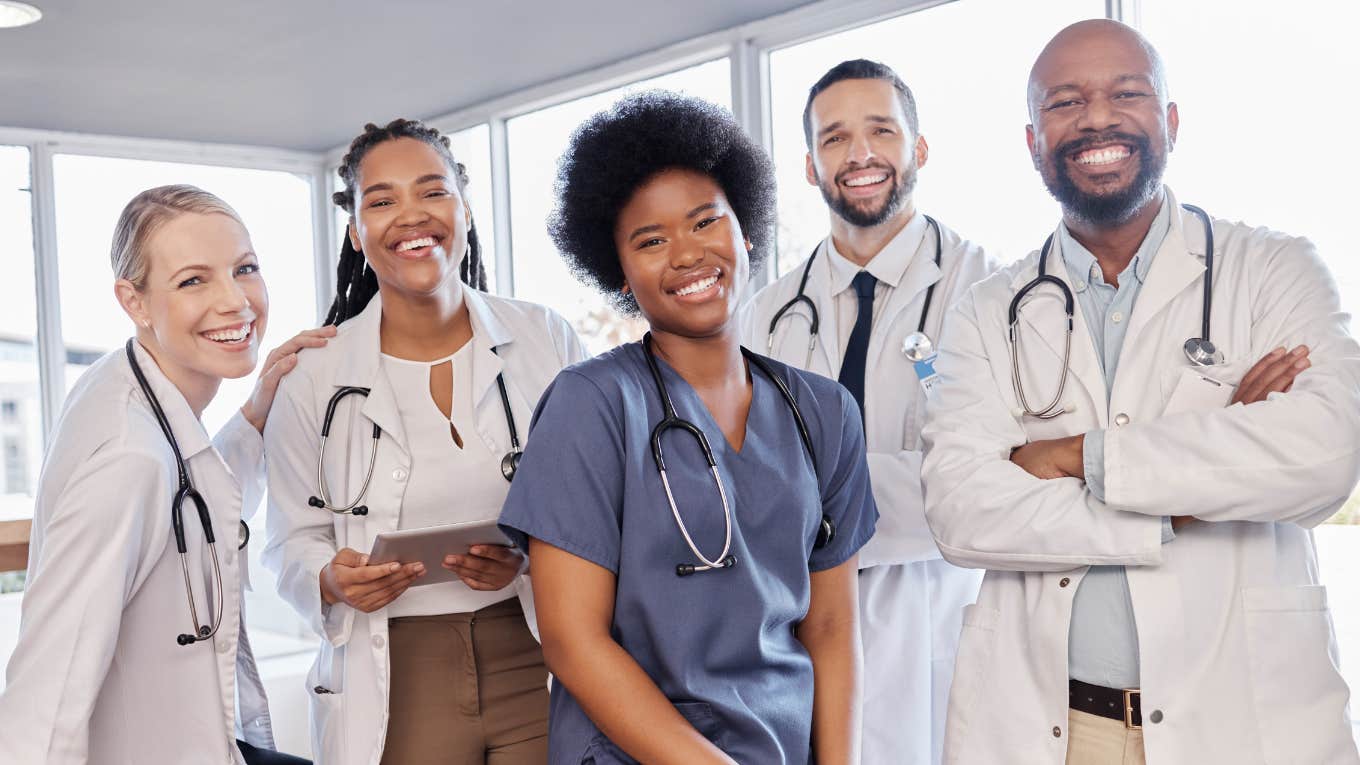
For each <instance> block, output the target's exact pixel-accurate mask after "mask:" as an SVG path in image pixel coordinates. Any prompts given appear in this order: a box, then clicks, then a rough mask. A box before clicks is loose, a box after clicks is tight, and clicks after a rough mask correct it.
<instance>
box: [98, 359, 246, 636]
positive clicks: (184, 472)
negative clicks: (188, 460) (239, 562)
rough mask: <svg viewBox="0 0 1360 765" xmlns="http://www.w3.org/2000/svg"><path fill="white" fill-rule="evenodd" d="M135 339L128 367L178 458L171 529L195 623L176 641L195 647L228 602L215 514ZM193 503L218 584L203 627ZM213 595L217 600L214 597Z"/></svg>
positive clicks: (243, 538) (243, 529)
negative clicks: (189, 519) (187, 510)
mask: <svg viewBox="0 0 1360 765" xmlns="http://www.w3.org/2000/svg"><path fill="white" fill-rule="evenodd" d="M135 342H136V340H135V339H133V338H129V339H128V341H127V345H125V346H124V350H126V351H127V359H128V364H129V365H130V366H131V367H132V375H133V376H134V377H136V378H137V385H138V386H139V387H140V388H141V389H142V395H144V396H146V401H147V403H148V404H150V405H151V413H152V414H153V415H155V417H156V424H157V425H160V427H161V432H162V433H164V434H165V440H166V441H167V442H169V444H170V451H171V452H172V453H174V455H175V468H176V470H178V471H179V488H178V489H177V490H176V491H175V498H174V499H173V500H172V501H171V503H170V526H171V528H172V529H173V530H174V533H175V549H176V550H177V551H178V552H179V566H180V570H181V571H183V573H184V592H185V597H186V598H187V599H188V601H189V619H190V623H191V624H193V632H191V633H184V634H181V635H179V636H178V637H176V638H175V642H177V643H179V644H180V645H193V644H194V643H197V642H200V641H203V640H209V639H211V638H212V636H213V635H216V634H217V629H218V627H221V626H222V607H223V604H224V602H225V597H226V595H225V593H224V592H223V590H222V566H221V564H220V563H219V562H218V560H217V536H216V534H214V533H213V525H212V515H211V514H210V513H209V512H208V503H207V502H206V501H205V500H204V499H203V495H202V494H199V493H198V490H197V489H195V488H194V482H193V479H192V478H190V476H189V469H188V468H187V467H186V466H185V464H184V457H183V456H182V455H181V454H180V451H179V442H178V441H176V440H175V434H174V432H173V431H171V430H170V420H169V419H167V418H166V416H165V410H164V409H162V408H161V402H160V400H159V399H157V398H156V394H155V393H154V392H153V391H152V390H151V384H150V383H148V382H147V381H146V375H145V374H143V373H142V367H141V366H140V365H139V364H138V363H137V357H136V355H135V354H134V353H133V351H132V345H133V343H135ZM186 499H187V500H189V501H190V502H193V503H194V509H195V510H196V511H197V512H198V522H199V524H200V525H202V526H203V539H204V540H205V541H206V542H207V543H208V552H209V553H211V554H212V567H213V577H214V579H216V581H217V587H216V589H215V590H214V592H213V593H210V594H209V596H208V598H209V603H212V602H216V605H217V615H216V616H215V617H214V618H213V620H212V621H211V622H210V623H208V624H201V623H200V622H199V620H198V606H197V605H196V604H195V603H194V587H193V584H192V580H191V579H190V578H189V545H188V543H187V542H186V541H185V539H184V500H186ZM240 540H241V541H240V544H238V545H237V547H236V549H238V550H243V549H245V546H246V544H247V543H248V542H250V527H249V526H247V525H246V522H245V521H241V533H240ZM214 595H215V596H216V597H214Z"/></svg>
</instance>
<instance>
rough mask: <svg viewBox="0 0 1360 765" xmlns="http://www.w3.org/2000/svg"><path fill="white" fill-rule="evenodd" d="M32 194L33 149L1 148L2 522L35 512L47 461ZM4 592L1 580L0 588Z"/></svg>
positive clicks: (0, 430) (0, 382)
mask: <svg viewBox="0 0 1360 765" xmlns="http://www.w3.org/2000/svg"><path fill="white" fill-rule="evenodd" d="M31 196H32V195H31V193H30V191H29V155H28V149H27V148H24V147H22V146H0V258H3V262H4V264H5V278H6V281H7V287H8V289H7V291H6V296H5V299H4V300H3V301H0V399H3V404H2V405H0V434H3V439H4V457H5V465H4V471H3V472H4V475H3V484H0V522H3V521H12V520H19V519H23V518H31V517H32V516H33V494H32V490H33V489H34V488H35V487H36V486H37V483H38V467H39V463H40V462H41V460H42V448H43V434H42V427H43V426H42V404H41V398H40V395H39V388H38V352H37V345H36V343H35V338H36V336H37V327H38V321H37V316H38V313H37V302H36V297H35V296H36V291H35V288H34V273H33V212H32V203H31ZM10 579H13V577H10ZM6 581H8V580H6ZM4 590H5V585H4V584H3V583H0V592H3V591H4Z"/></svg>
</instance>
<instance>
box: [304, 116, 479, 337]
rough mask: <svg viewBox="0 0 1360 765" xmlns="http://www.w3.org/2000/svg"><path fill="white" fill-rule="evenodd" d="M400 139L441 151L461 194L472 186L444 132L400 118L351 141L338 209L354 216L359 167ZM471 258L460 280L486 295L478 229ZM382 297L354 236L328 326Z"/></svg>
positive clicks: (343, 249) (472, 231) (345, 248)
mask: <svg viewBox="0 0 1360 765" xmlns="http://www.w3.org/2000/svg"><path fill="white" fill-rule="evenodd" d="M397 138H414V139H416V140H417V141H423V142H424V143H426V144H429V145H430V146H431V147H433V148H434V150H435V151H437V152H439V155H440V156H441V157H443V158H444V161H445V162H447V163H448V165H449V167H450V168H452V169H453V171H454V174H455V175H456V176H457V178H456V181H457V183H458V191H459V192H462V193H466V191H467V185H468V175H467V168H466V167H464V165H463V163H461V162H459V161H458V160H456V159H454V158H453V152H452V151H451V150H450V149H449V138H448V136H446V135H443V134H442V133H440V132H439V131H438V130H436V129H434V128H432V127H428V126H426V125H425V124H424V123H422V122H420V121H418V120H407V119H395V120H392V121H391V122H389V123H387V124H386V125H383V126H382V127H378V126H377V125H374V124H373V123H371V122H370V123H368V124H367V125H364V132H363V133H361V134H359V136H358V137H357V138H355V139H354V140H353V141H351V142H350V145H349V152H348V153H347V154H345V158H344V159H343V160H341V162H340V170H339V175H340V180H341V181H343V182H344V184H345V187H344V189H342V190H341V191H337V192H335V193H334V194H333V195H331V201H332V202H334V203H335V205H336V206H337V207H340V208H342V209H344V211H345V212H347V213H349V214H350V217H351V218H353V216H354V204H355V201H356V200H355V185H354V184H355V182H356V181H357V180H358V177H359V163H361V162H362V161H363V159H364V156H365V155H366V154H368V151H369V150H370V149H372V148H373V147H374V146H377V145H378V144H380V143H385V142H387V141H391V140H394V139H397ZM467 241H468V254H467V257H465V258H463V262H462V263H461V264H460V265H459V268H458V276H459V278H461V279H462V280H463V283H464V284H467V285H468V286H470V287H473V288H475V289H479V290H482V291H485V290H486V266H485V265H484V263H483V261H482V246H481V242H480V241H478V238H477V224H476V222H473V224H472V225H471V226H469V227H468V235H467ZM377 293H378V276H377V274H375V273H373V269H372V268H370V267H369V266H368V261H366V260H365V259H364V255H363V253H361V252H359V251H358V250H356V249H354V245H353V244H352V243H351V242H350V237H349V236H348V232H346V236H345V237H344V242H343V243H342V244H341V246H340V263H339V265H338V266H337V267H336V270H335V300H334V301H332V302H331V310H330V311H329V312H328V313H327V314H326V324H337V325H338V324H340V323H341V322H343V321H345V320H346V319H349V318H352V317H354V316H357V315H358V314H359V312H360V311H362V310H364V307H365V306H367V305H368V301H370V300H372V299H373V296H374V295H376V294H377Z"/></svg>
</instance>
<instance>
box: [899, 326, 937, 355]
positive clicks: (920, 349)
mask: <svg viewBox="0 0 1360 765" xmlns="http://www.w3.org/2000/svg"><path fill="white" fill-rule="evenodd" d="M934 352H935V343H933V342H931V340H930V336H929V335H927V334H926V333H924V332H913V333H911V334H910V335H907V336H906V338H905V339H903V340H902V354H903V355H904V356H906V357H907V359H909V360H911V361H925V360H926V359H927V358H929V357H930V354H932V353H934Z"/></svg>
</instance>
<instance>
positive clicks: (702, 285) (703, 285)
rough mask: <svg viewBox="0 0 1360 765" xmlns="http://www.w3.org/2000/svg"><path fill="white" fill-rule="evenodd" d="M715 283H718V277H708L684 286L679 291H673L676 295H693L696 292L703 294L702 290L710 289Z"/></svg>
mask: <svg viewBox="0 0 1360 765" xmlns="http://www.w3.org/2000/svg"><path fill="white" fill-rule="evenodd" d="M717 283H718V277H716V276H710V277H708V278H707V279H700V280H699V281H697V282H694V283H693V284H688V285H685V286H684V287H681V288H680V289H678V290H676V291H675V294H677V295H693V294H694V293H696V292H703V291H704V290H706V289H708V288H709V287H712V286H713V285H715V284H717Z"/></svg>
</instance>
